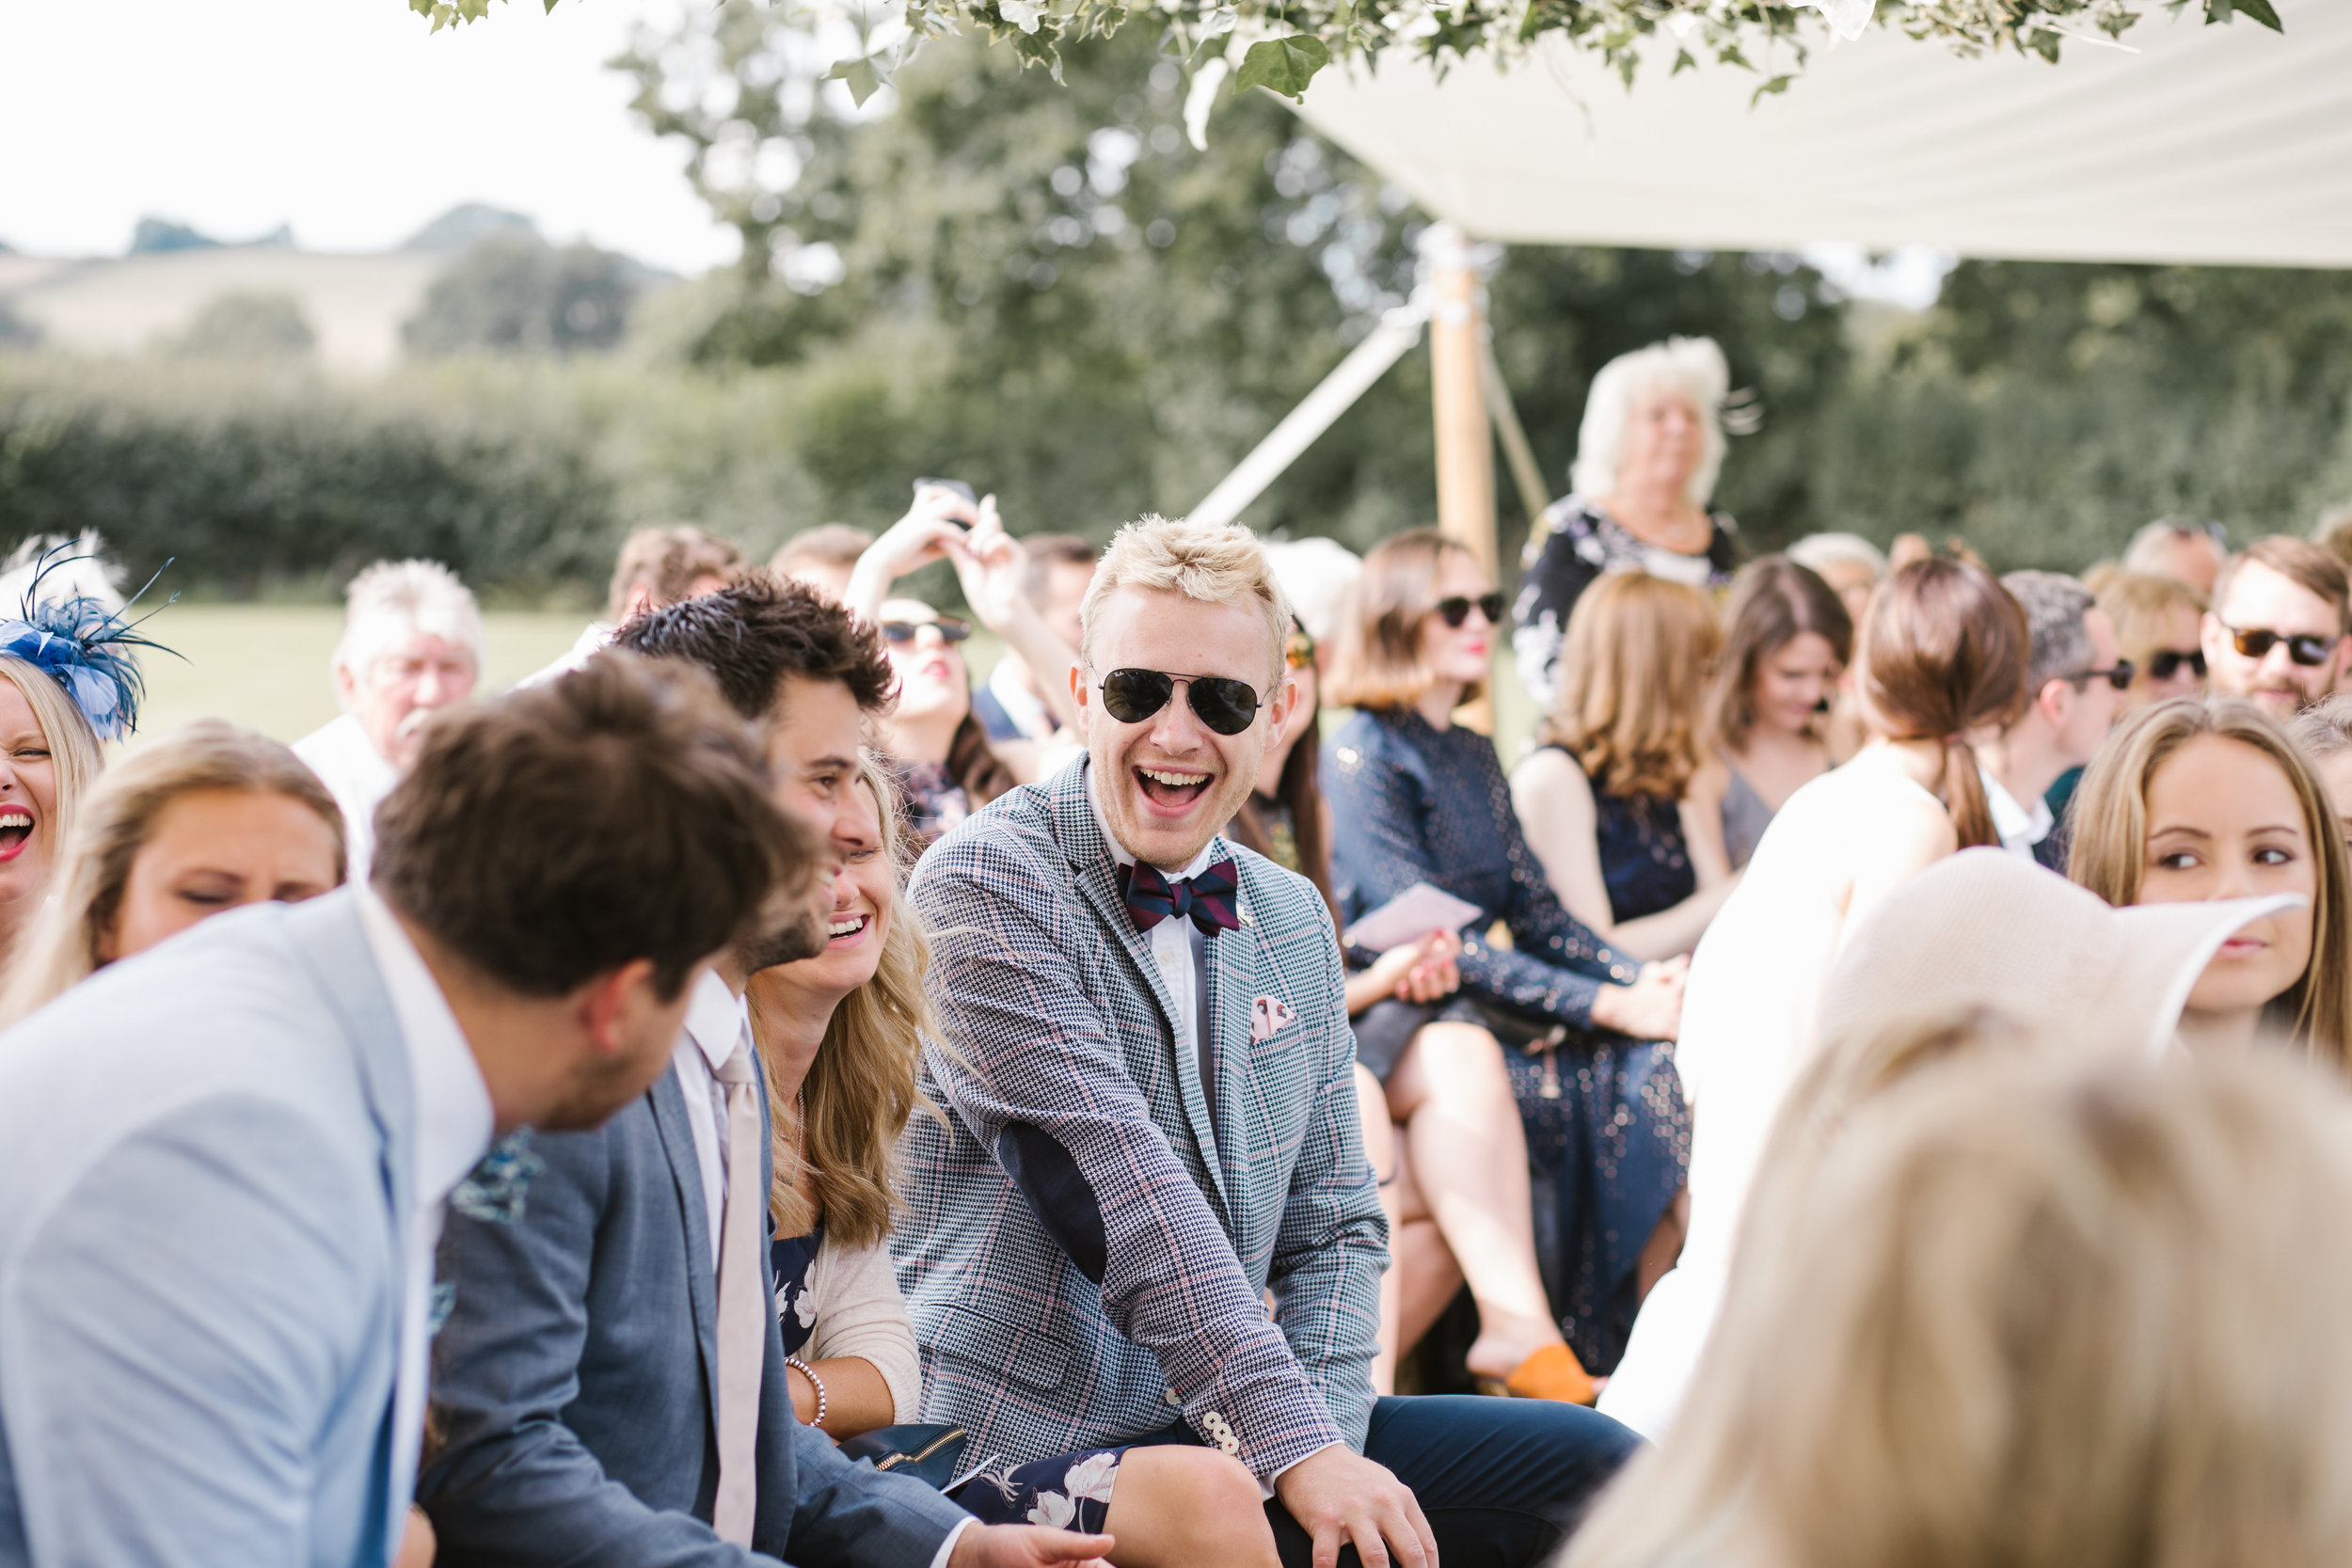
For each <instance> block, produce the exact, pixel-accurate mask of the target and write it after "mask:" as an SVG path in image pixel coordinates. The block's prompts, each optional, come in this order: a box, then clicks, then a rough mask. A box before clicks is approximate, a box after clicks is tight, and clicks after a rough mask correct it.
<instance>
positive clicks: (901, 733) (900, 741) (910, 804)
mask: <svg viewBox="0 0 2352 1568" xmlns="http://www.w3.org/2000/svg"><path fill="white" fill-rule="evenodd" d="M881 625H882V647H883V649H884V650H885V651H886V652H887V653H888V654H889V655H890V668H891V669H892V670H893V671H894V672H895V673H897V674H898V705H897V706H895V707H894V708H892V709H891V711H890V715H889V717H888V718H885V719H882V720H881V721H877V723H876V724H875V726H874V729H875V738H876V739H877V740H878V741H879V742H880V743H881V750H882V754H883V756H885V757H886V758H887V759H888V760H889V762H890V765H891V767H892V768H894V769H895V770H896V771H897V773H898V784H899V788H900V789H901V790H902V791H903V792H904V796H905V801H906V814H907V824H908V826H909V827H910V828H912V829H913V830H914V836H915V838H916V840H917V842H918V843H920V844H922V845H924V846H929V845H930V843H931V841H932V840H933V839H936V838H938V837H939V835H940V834H942V833H944V832H946V831H947V830H948V829H950V828H952V827H954V826H955V825H956V824H957V823H959V822H961V821H962V820H963V819H964V818H965V817H967V816H971V815H972V814H973V813H974V812H976V811H977V810H979V809H980V807H982V806H984V805H986V804H988V803H989V802H990V801H991V800H994V799H996V797H998V796H999V795H1002V794H1004V793H1005V791H1007V790H1009V789H1010V788H1012V787H1013V785H1014V784H1015V783H1016V782H1018V781H1016V780H1015V779H1014V778H1013V776H1012V774H1011V772H1010V770H1009V769H1008V768H1006V767H1005V765H1004V764H1003V763H1002V762H1000V761H998V760H997V757H996V753H995V752H993V751H991V750H990V749H989V744H988V735H987V733H986V732H985V731H983V730H982V729H981V728H980V722H979V721H978V720H977V719H975V718H974V717H973V716H972V678H971V676H970V674H969V673H967V672H966V671H965V669H964V665H963V642H964V640H965V639H966V638H968V637H970V636H971V635H972V626H971V624H970V623H969V622H966V621H961V620H958V619H956V618H955V617H954V616H950V615H942V614H940V613H939V611H938V610H933V609H932V608H931V607H930V605H927V604H925V603H923V602H922V601H921V600H920V599H888V600H885V601H883V603H882V621H881Z"/></svg>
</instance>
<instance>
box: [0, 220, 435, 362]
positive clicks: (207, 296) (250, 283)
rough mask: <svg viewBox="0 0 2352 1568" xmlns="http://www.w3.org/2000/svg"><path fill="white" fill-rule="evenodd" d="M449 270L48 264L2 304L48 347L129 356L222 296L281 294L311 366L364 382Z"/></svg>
mask: <svg viewBox="0 0 2352 1568" xmlns="http://www.w3.org/2000/svg"><path fill="white" fill-rule="evenodd" d="M11 260H12V261H18V260H22V261H30V260H31V258H22V259H18V258H11ZM449 261H450V258H449V257H447V256H433V255H419V254H412V253H402V252H391V253H388V254H383V255H373V256H369V255H342V256H338V255H328V254H324V253H320V252H314V251H303V250H294V249H291V248H289V247H286V246H281V245H216V246H208V247H203V248H198V249H188V250H167V251H158V252H152V253H150V254H147V255H139V256H126V257H124V258H123V259H121V260H120V261H70V262H63V263H57V262H50V263H47V264H46V265H45V266H44V267H42V268H41V269H40V270H39V271H38V272H35V275H34V276H33V277H30V278H29V279H28V280H26V281H25V282H24V283H23V284H22V285H21V286H19V287H16V288H14V289H12V290H8V292H7V294H6V297H7V298H8V303H9V304H10V306H11V307H13V309H14V310H15V312H16V314H18V315H19V316H21V317H23V318H24V320H26V321H28V322H31V323H32V324H33V325H36V326H38V327H39V328H40V331H41V334H42V336H43V337H44V338H45V339H46V340H47V341H50V342H51V343H54V344H56V345H57V346H59V347H62V348H69V349H78V350H81V351H83V352H85V353H91V354H131V353H135V352H137V351H138V350H139V349H142V348H145V347H146V346H147V345H148V344H149V343H150V342H151V341H153V340H154V339H156V338H158V337H163V336H167V335H176V334H178V333H180V332H183V331H184V330H185V329H186V328H187V325H188V324H189V323H190V322H192V321H193V320H195V318H196V314H197V312H198V311H199V310H201V309H204V307H205V306H207V305H209V304H211V303H212V302H213V301H214V300H216V299H218V298H220V297H221V296H222V295H223V294H290V295H292V296H293V297H294V299H296V300H297V301H299V302H300V303H301V306H302V311H303V314H304V315H305V316H307V317H309V318H310V325H312V326H313V327H314V328H315V329H316V330H317V332H318V340H319V358H320V361H321V362H322V363H324V364H326V365H327V366H329V367H331V368H333V369H336V370H342V371H354V372H375V371H381V370H384V369H387V368H389V366H390V365H391V364H392V363H393V362H394V361H395V360H397V359H398V358H399V357H400V324H401V323H402V322H405V321H406V320H407V319H408V318H409V316H411V315H412V314H414V313H415V311H416V309H417V304H418V302H419V301H420V300H421V299H422V298H423V297H424V292H425V290H426V289H427V288H428V287H430V286H431V285H432V282H433V279H434V277H435V276H436V275H437V274H438V273H439V272H440V270H441V269H442V268H443V267H445V266H447V265H448V264H449ZM10 270H11V269H8V268H0V289H7V285H8V277H9V272H10ZM24 270H25V271H27V272H33V271H34V269H31V268H26V269H24Z"/></svg>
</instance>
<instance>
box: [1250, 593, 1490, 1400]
mask: <svg viewBox="0 0 2352 1568" xmlns="http://www.w3.org/2000/svg"><path fill="white" fill-rule="evenodd" d="M1282 662H1283V664H1284V665H1285V666H1286V667H1287V668H1288V670H1289V671H1290V678H1291V681H1292V683H1293V684H1294V685H1295V686H1296V687H1297V689H1298V698H1297V702H1296V704H1295V705H1294V706H1293V707H1292V709H1291V713H1290V718H1289V719H1288V721H1285V722H1284V724H1283V725H1282V728H1281V731H1280V733H1279V734H1278V735H1276V736H1274V737H1273V738H1272V739H1270V740H1268V741H1267V742H1266V749H1265V756H1264V758H1263V760H1262V761H1261V762H1260V764H1259V768H1258V782H1257V784H1256V786H1255V787H1254V788H1253V789H1252V790H1251V791H1250V793H1249V797H1248V800H1245V801H1243V803H1242V808H1241V810H1240V811H1239V812H1237V813H1235V814H1234V816H1233V820H1232V824H1231V825H1229V826H1228V827H1227V828H1226V830H1225V836H1226V837H1227V838H1229V839H1232V841H1233V842H1234V843H1236V844H1239V845H1241V846H1243V847H1246V848H1249V849H1254V850H1256V851H1257V852H1258V853H1259V854H1261V855H1263V856H1265V858H1266V859H1268V860H1270V861H1272V862H1274V863H1276V864H1277V865H1279V866H1281V867H1282V868H1283V869H1284V870H1286V871H1295V872H1297V873H1298V874H1299V875H1300V876H1302V877H1305V878H1306V879H1308V880H1309V881H1311V882H1312V883H1314V884H1315V889H1316V891H1317V892H1319V893H1321V894H1322V895H1323V898H1324V902H1325V903H1327V904H1328V905H1329V906H1330V909H1331V921H1332V924H1333V926H1334V927H1338V926H1339V925H1340V924H1342V922H1341V919H1340V908H1339V900H1338V898H1337V897H1336V896H1335V895H1333V893H1332V891H1331V805H1330V802H1329V801H1327V800H1325V799H1324V798H1323V786H1322V783H1321V777H1320V774H1321V770H1320V768H1318V766H1317V761H1318V758H1317V746H1316V738H1317V736H1318V735H1319V733H1320V728H1321V721H1322V716H1323V715H1322V702H1321V692H1320V684H1321V680H1320V675H1319V673H1318V672H1317V670H1316V667H1315V640H1314V639H1313V638H1312V637H1311V636H1309V635H1308V633H1307V629H1306V628H1305V627H1304V626H1301V625H1299V624H1298V622H1297V621H1296V619H1295V618H1294V619H1293V621H1292V624H1291V634H1290V638H1289V641H1287V642H1285V643H1284V644H1283V648H1282ZM1461 951H1462V941H1461V938H1460V937H1458V936H1456V935H1455V934H1454V932H1452V931H1432V932H1431V933H1429V935H1427V936H1425V937H1423V938H1422V939H1421V940H1420V941H1419V942H1406V943H1404V944H1402V945H1401V946H1397V947H1392V948H1391V949H1389V950H1388V951H1387V952H1385V953H1383V954H1381V955H1380V956H1379V958H1375V959H1374V960H1373V961H1372V962H1371V963H1369V964H1364V965H1359V966H1358V967H1356V968H1354V969H1352V970H1350V971H1349V973H1348V976H1347V1013H1348V1017H1349V1018H1351V1019H1362V1018H1364V1017H1365V1016H1366V1015H1367V1014H1370V1013H1372V1012H1373V1011H1374V1009H1375V1008H1380V1007H1381V1005H1382V1004H1383V1003H1388V1004H1392V1005H1398V1006H1394V1007H1393V1008H1391V1009H1383V1012H1382V1016H1386V1014H1387V1012H1388V1011H1390V1010H1397V1011H1406V1012H1407V1013H1408V1016H1409V1017H1411V1018H1412V1020H1413V1021H1414V1022H1416V1023H1418V1022H1419V1020H1420V1018H1421V1016H1422V1014H1423V1013H1424V1012H1425V1011H1426V1008H1425V1006H1422V1005H1425V1004H1428V1003H1432V1002H1436V1001H1438V999H1439V998H1441V997H1446V996H1451V995H1452V994H1453V993H1454V991H1455V990H1458V989H1459V988H1460V986H1461V983H1462V977H1461V974H1460V972H1459V970H1457V969H1456V968H1455V959H1456V958H1459V957H1460V955H1461ZM1431 1027H1434V1028H1436V1029H1437V1030H1438V1036H1439V1038H1438V1044H1436V1045H1434V1046H1432V1047H1431V1048H1430V1049H1431V1052H1432V1053H1433V1054H1435V1053H1438V1052H1442V1051H1443V1050H1445V1049H1446V1047H1447V1044H1448V1037H1451V1038H1452V1044H1453V1046H1454V1049H1455V1050H1456V1051H1457V1052H1459V1053H1464V1054H1466V1055H1467V1056H1468V1057H1469V1058H1470V1060H1471V1061H1472V1062H1473V1063H1475V1064H1477V1065H1479V1066H1484V1067H1489V1068H1491V1069H1493V1070H1490V1071H1488V1072H1486V1074H1484V1076H1483V1077H1482V1076H1481V1075H1480V1074H1479V1073H1478V1072H1476V1071H1472V1072H1470V1073H1462V1074H1450V1073H1445V1072H1442V1071H1440V1072H1436V1073H1431V1074H1428V1075H1427V1077H1428V1083H1429V1086H1430V1089H1431V1091H1432V1092H1430V1093H1428V1094H1424V1095H1422V1096H1421V1097H1419V1098H1418V1099H1417V1100H1414V1101H1408V1102H1407V1103H1406V1113H1407V1115H1406V1117H1400V1120H1402V1121H1403V1122H1404V1125H1402V1126H1400V1125H1398V1124H1397V1123H1396V1122H1391V1120H1390V1119H1389V1118H1390V1117H1391V1115H1394V1114H1395V1113H1394V1112H1392V1111H1391V1108H1390V1103H1389V1097H1388V1094H1387V1092H1386V1091H1385V1090H1384V1089H1383V1088H1382V1087H1381V1084H1380V1080H1379V1079H1378V1078H1377V1077H1376V1076H1375V1074H1374V1073H1373V1071H1372V1070H1371V1069H1369V1068H1367V1067H1365V1066H1364V1065H1363V1062H1362V1061H1361V1060H1359V1061H1358V1062H1357V1064H1356V1104H1357V1109H1358V1112H1359V1116H1360V1117H1361V1120H1362V1124H1363V1135H1364V1156H1365V1158H1366V1159H1368V1160H1370V1161H1371V1162H1372V1169H1373V1174H1374V1175H1375V1177H1376V1178H1377V1179H1378V1180H1379V1183H1380V1202H1381V1207H1382V1208H1383V1209H1385V1210H1386V1211H1387V1212H1388V1216H1389V1257H1390V1260H1391V1261H1390V1266H1389V1271H1388V1273H1387V1274H1385V1275H1382V1276H1381V1280H1380V1331H1379V1347H1380V1348H1379V1354H1377V1355H1376V1356H1375V1358H1374V1360H1373V1367H1372V1386H1373V1388H1374V1391H1375V1392H1377V1393H1382V1394H1388V1393H1393V1392H1394V1391H1395V1388H1396V1360H1397V1357H1398V1356H1400V1355H1403V1354H1407V1353H1408V1352H1410V1351H1411V1350H1412V1348H1413V1346H1414V1345H1415V1344H1416V1343H1418V1342H1419V1341H1420V1339H1421V1338H1422V1335H1424V1334H1426V1333H1427V1332H1428V1331H1429V1328H1430V1325H1431V1324H1433V1323H1436V1322H1437V1320H1438V1317H1439V1316H1440V1315H1441V1314H1442V1313H1443V1312H1444V1311H1445V1309H1446V1307H1447V1306H1448V1305H1449V1304H1450V1303H1451V1302H1452V1301H1453V1300H1454V1295H1455V1294H1456V1293H1457V1292H1458V1291H1460V1290H1461V1288H1462V1271H1461V1270H1460V1268H1458V1267H1457V1266H1456V1265H1455V1263H1454V1251H1453V1248H1452V1247H1451V1246H1450V1245H1449V1244H1448V1243H1447V1241H1446V1239H1445V1236H1444V1233H1443V1232H1442V1231H1441V1230H1440V1229H1439V1227H1438V1211H1439V1210H1444V1211H1446V1212H1449V1213H1453V1212H1471V1213H1477V1214H1479V1215H1481V1216H1482V1218H1484V1217H1486V1216H1487V1215H1489V1214H1490V1213H1491V1211H1489V1210H1488V1209H1487V1208H1486V1203H1487V1200H1488V1198H1489V1196H1490V1195H1488V1194H1487V1193H1486V1192H1485V1191H1483V1190H1482V1189H1479V1188H1477V1187H1475V1186H1473V1187H1471V1188H1470V1189H1468V1190H1466V1191H1462V1192H1460V1193H1458V1194H1457V1193H1456V1192H1454V1191H1452V1190H1445V1191H1441V1193H1440V1195H1439V1201H1438V1202H1437V1203H1434V1204H1433V1203H1432V1202H1430V1201H1429V1197H1428V1195H1427V1194H1425V1193H1423V1192H1422V1185H1421V1183H1420V1182H1419V1181H1418V1180H1415V1177H1414V1173H1413V1167H1412V1149H1413V1146H1414V1143H1415V1140H1416V1139H1418V1140H1420V1141H1421V1142H1422V1144H1423V1145H1431V1144H1434V1145H1435V1146H1436V1148H1437V1151H1438V1152H1437V1157H1436V1158H1435V1159H1434V1160H1432V1161H1431V1162H1430V1164H1431V1165H1432V1166H1433V1168H1434V1169H1435V1170H1437V1171H1438V1173H1439V1180H1443V1173H1444V1172H1445V1171H1447V1170H1449V1169H1451V1168H1453V1167H1454V1166H1455V1165H1457V1164H1459V1162H1457V1161H1453V1160H1450V1159H1449V1158H1448V1157H1447V1150H1446V1148H1445V1147H1444V1146H1445V1145H1446V1144H1447V1143H1448V1142H1455V1143H1458V1142H1459V1141H1460V1140H1461V1139H1462V1138H1463V1137H1464V1136H1465V1135H1468V1136H1470V1137H1479V1136H1482V1135H1483V1134H1482V1133H1481V1132H1479V1131H1478V1129H1480V1128H1482V1127H1483V1126H1485V1125H1486V1124H1488V1123H1500V1124H1501V1125H1502V1126H1504V1127H1506V1128H1508V1127H1511V1126H1512V1125H1513V1122H1512V1117H1511V1111H1510V1094H1511V1091H1510V1085H1509V1083H1508V1081H1507V1080H1506V1079H1505V1077H1504V1075H1503V1074H1502V1071H1501V1070H1500V1062H1501V1057H1500V1056H1499V1054H1498V1053H1497V1047H1496V1045H1495V1042H1494V1038H1493V1037H1492V1036H1490V1035H1487V1034H1486V1031H1485V1030H1483V1029H1477V1028H1475V1027H1474V1026H1471V1025H1466V1024H1436V1025H1432V1026H1431ZM1482 1089H1484V1090H1485V1091H1486V1094H1487V1095H1488V1096H1489V1097H1490V1099H1489V1101H1488V1102H1487V1103H1484V1104H1482V1103H1480V1101H1479V1099H1478V1096H1479V1093H1480V1091H1481V1090H1482ZM1521 1217H1522V1218H1524V1216H1521ZM1497 1229H1498V1230H1499V1231H1500V1240H1497V1239H1496V1238H1493V1237H1472V1238H1468V1239H1467V1240H1466V1244H1469V1245H1472V1246H1477V1245H1479V1244H1480V1243H1482V1242H1483V1243H1486V1244H1485V1250H1486V1251H1487V1252H1490V1253H1491V1252H1498V1251H1499V1252H1500V1253H1501V1254H1502V1255H1503V1256H1505V1257H1516V1256H1517V1255H1518V1254H1522V1253H1523V1254H1526V1255H1527V1256H1526V1257H1525V1259H1524V1264H1525V1270H1524V1272H1525V1273H1526V1274H1528V1275H1533V1274H1534V1255H1533V1246H1534V1243H1533V1241H1532V1240H1531V1239H1530V1237H1529V1235H1528V1227H1527V1226H1526V1225H1525V1224H1519V1225H1516V1226H1514V1225H1510V1224H1507V1223H1506V1224H1502V1225H1500V1226H1498V1227H1497Z"/></svg>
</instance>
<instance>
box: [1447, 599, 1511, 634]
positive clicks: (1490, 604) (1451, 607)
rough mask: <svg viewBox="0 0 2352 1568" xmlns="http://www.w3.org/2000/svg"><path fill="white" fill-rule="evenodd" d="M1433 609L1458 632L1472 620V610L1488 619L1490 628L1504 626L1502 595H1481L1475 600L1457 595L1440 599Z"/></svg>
mask: <svg viewBox="0 0 2352 1568" xmlns="http://www.w3.org/2000/svg"><path fill="white" fill-rule="evenodd" d="M1432 608H1434V609H1435V610H1437V612H1438V615H1439V616H1441V617H1443V619H1444V621H1445V624H1446V625H1447V626H1452V627H1454V629H1455V630H1457V631H1458V630H1460V629H1461V626H1462V623H1463V622H1465V621H1467V620H1469V619H1470V610H1472V609H1475V610H1477V611H1478V613H1479V614H1481V615H1484V616H1485V617H1486V624H1487V625H1488V626H1501V625H1502V594H1479V595H1478V597H1476V598H1474V599H1472V598H1468V597H1466V596H1464V595H1462V594H1454V596H1453V597H1452V598H1448V599H1439V600H1438V602H1437V604H1436V605H1435V606H1434V607H1432Z"/></svg>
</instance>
